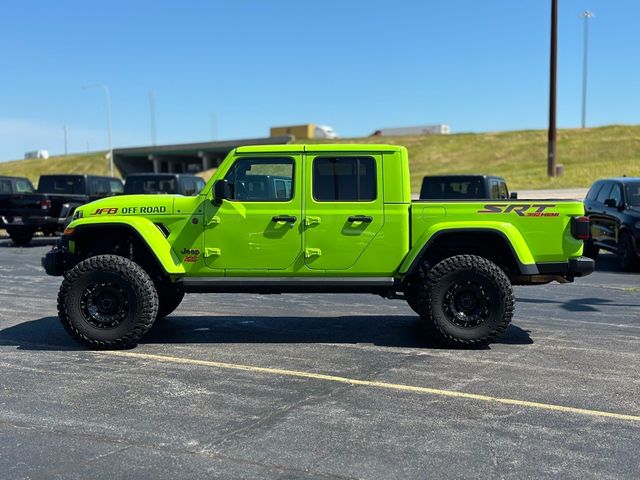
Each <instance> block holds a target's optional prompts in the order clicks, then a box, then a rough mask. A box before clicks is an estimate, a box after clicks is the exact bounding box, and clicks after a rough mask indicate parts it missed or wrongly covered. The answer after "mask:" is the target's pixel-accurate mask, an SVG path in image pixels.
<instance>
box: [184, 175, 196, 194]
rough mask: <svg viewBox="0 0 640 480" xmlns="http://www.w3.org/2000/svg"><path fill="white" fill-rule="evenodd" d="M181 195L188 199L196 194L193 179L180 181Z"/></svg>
mask: <svg viewBox="0 0 640 480" xmlns="http://www.w3.org/2000/svg"><path fill="white" fill-rule="evenodd" d="M182 194H183V195H186V196H188V197H190V196H192V195H195V194H196V182H195V181H194V180H193V178H183V179H182Z"/></svg>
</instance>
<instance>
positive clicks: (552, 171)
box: [547, 0, 558, 177]
mask: <svg viewBox="0 0 640 480" xmlns="http://www.w3.org/2000/svg"><path fill="white" fill-rule="evenodd" d="M549 58H550V62H549V63H550V68H549V71H550V74H549V142H548V152H547V175H548V176H549V177H555V176H556V175H557V174H558V169H557V167H556V140H557V131H556V85H557V71H558V0H551V52H550V55H549Z"/></svg>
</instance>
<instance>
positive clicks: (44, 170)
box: [0, 152, 119, 185]
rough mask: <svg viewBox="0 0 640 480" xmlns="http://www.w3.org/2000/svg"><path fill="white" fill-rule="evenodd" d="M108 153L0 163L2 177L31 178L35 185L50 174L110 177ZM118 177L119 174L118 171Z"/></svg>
mask: <svg viewBox="0 0 640 480" xmlns="http://www.w3.org/2000/svg"><path fill="white" fill-rule="evenodd" d="M105 154H106V152H91V153H86V154H79V155H69V156H67V157H65V156H59V157H50V158H48V159H46V160H45V159H42V158H34V159H29V160H14V161H11V162H1V163H0V175H15V176H18V177H27V178H29V179H30V180H31V181H32V182H33V183H34V185H35V184H36V183H37V180H38V178H39V177H40V175H45V174H50V173H92V174H95V175H109V162H108V161H107V159H106V157H105ZM116 176H119V173H118V171H117V169H116Z"/></svg>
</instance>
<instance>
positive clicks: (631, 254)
mask: <svg viewBox="0 0 640 480" xmlns="http://www.w3.org/2000/svg"><path fill="white" fill-rule="evenodd" d="M618 265H619V266H620V268H621V269H622V270H624V271H625V272H629V271H632V270H635V269H637V268H638V266H639V265H640V259H638V255H637V254H636V252H635V250H634V249H633V243H632V242H631V237H630V236H629V234H628V233H626V232H623V233H622V234H621V235H620V238H619V239H618Z"/></svg>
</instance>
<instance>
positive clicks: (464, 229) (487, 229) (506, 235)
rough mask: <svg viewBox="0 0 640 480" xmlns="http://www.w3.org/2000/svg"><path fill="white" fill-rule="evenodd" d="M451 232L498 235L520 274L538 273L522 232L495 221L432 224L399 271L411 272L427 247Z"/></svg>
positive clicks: (403, 273)
mask: <svg viewBox="0 0 640 480" xmlns="http://www.w3.org/2000/svg"><path fill="white" fill-rule="evenodd" d="M452 233H490V234H493V235H499V236H500V237H502V239H503V240H504V241H505V243H506V244H507V245H508V246H509V249H510V250H511V254H512V255H513V258H514V259H515V261H516V265H517V267H518V270H519V273H520V274H521V275H537V274H538V273H540V272H539V271H538V267H537V266H536V263H535V260H534V258H533V255H532V254H531V251H530V250H529V247H528V246H527V243H526V241H525V240H524V238H523V237H522V234H521V233H520V232H519V231H518V229H517V228H515V227H514V226H513V225H512V224H509V223H496V224H493V225H487V224H486V223H483V225H482V226H480V225H473V224H469V223H466V224H457V225H456V224H444V223H439V224H435V225H432V226H431V227H429V228H428V229H427V230H426V232H425V233H424V234H423V235H422V236H420V238H418V240H417V241H416V242H415V243H414V245H413V247H412V248H411V251H410V252H409V254H408V255H407V257H406V258H405V260H404V262H402V265H401V266H400V270H399V273H400V274H402V275H409V274H411V273H413V272H414V271H415V269H416V268H418V266H419V265H420V261H421V259H422V258H423V256H424V254H425V253H426V252H427V251H428V249H429V247H430V246H431V245H433V243H434V242H435V241H436V240H437V239H438V238H440V237H442V236H443V235H448V234H452Z"/></svg>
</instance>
